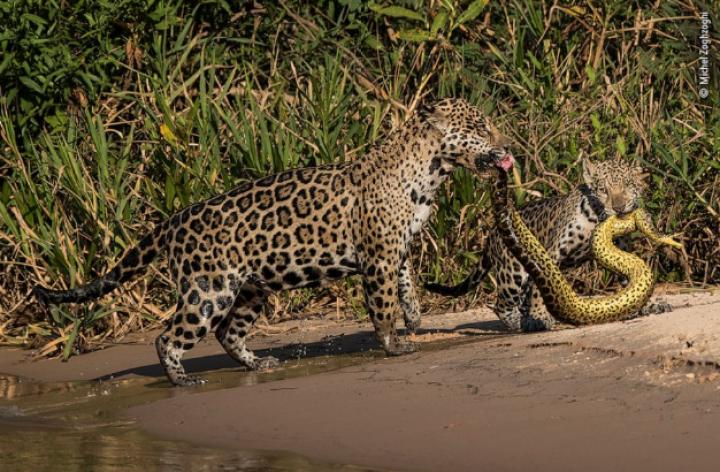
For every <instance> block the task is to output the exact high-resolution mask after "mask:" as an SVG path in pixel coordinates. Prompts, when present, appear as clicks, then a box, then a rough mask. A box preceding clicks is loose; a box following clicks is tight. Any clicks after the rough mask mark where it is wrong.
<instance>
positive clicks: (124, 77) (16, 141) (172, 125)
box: [0, 0, 720, 355]
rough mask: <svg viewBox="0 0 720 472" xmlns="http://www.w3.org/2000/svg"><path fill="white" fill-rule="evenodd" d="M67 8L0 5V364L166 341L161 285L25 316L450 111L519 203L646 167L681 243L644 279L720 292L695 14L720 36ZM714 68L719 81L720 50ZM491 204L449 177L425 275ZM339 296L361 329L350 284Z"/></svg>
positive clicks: (619, 21)
mask: <svg viewBox="0 0 720 472" xmlns="http://www.w3.org/2000/svg"><path fill="white" fill-rule="evenodd" d="M71 3H72V6H67V5H65V4H58V3H54V2H49V3H48V4H47V6H45V7H42V8H40V7H38V6H37V2H31V1H21V2H13V4H14V5H15V8H11V9H9V10H7V11H6V8H7V6H6V7H0V25H2V26H0V28H3V29H1V30H0V45H2V47H3V50H4V51H5V53H4V56H3V57H2V58H1V59H0V96H1V97H2V98H0V277H1V278H0V338H1V339H3V340H5V341H6V342H18V343H20V342H22V343H30V344H32V345H36V346H44V350H42V351H41V352H43V353H48V354H50V353H57V352H64V353H65V354H66V355H68V354H70V353H71V352H72V351H73V350H74V349H79V350H82V349H84V348H85V346H87V344H88V343H91V342H97V341H99V340H102V339H105V338H107V337H111V338H114V337H119V336H122V335H124V334H126V333H127V332H129V331H132V330H136V329H140V328H143V327H147V326H148V325H152V324H154V323H156V322H157V320H159V319H162V318H164V317H166V316H168V311H167V310H168V308H169V307H171V306H172V303H170V299H171V298H172V295H173V294H172V284H170V281H169V279H168V278H167V275H165V274H164V272H163V270H162V269H161V267H162V266H161V265H158V266H157V267H158V268H155V267H153V268H152V269H151V271H150V272H149V274H148V275H147V276H146V277H143V278H141V279H139V280H137V281H134V282H133V283H131V284H129V285H128V286H127V288H126V289H125V290H122V291H118V292H117V293H116V294H113V295H112V296H108V297H106V298H104V299H103V300H102V301H101V302H99V303H92V304H89V305H88V306H86V307H73V306H63V307H56V308H54V309H53V310H51V311H50V312H46V311H45V310H43V309H41V308H39V307H37V306H36V304H34V303H33V302H32V300H29V299H28V298H27V296H28V294H29V290H30V289H31V287H32V285H34V284H35V283H37V282H41V283H43V284H46V285H49V286H52V287H55V288H66V287H71V286H76V285H78V284H81V283H84V282H86V281H88V280H89V279H91V278H92V277H93V276H95V275H97V274H100V273H102V272H103V271H104V270H105V269H106V268H107V267H109V266H111V265H112V264H114V263H115V262H116V261H117V260H118V258H119V257H120V256H121V255H122V253H123V251H124V250H125V249H126V248H128V247H130V246H132V245H133V244H135V243H136V242H137V241H138V240H139V239H140V238H141V237H142V235H143V234H144V233H145V232H146V231H148V230H149V229H150V228H152V225H153V224H154V223H155V222H158V221H161V220H162V219H163V218H165V217H167V216H168V215H170V214H172V213H173V212H174V211H176V210H178V209H179V208H182V207H183V206H185V205H187V204H189V203H190V202H193V201H196V200H199V199H202V198H205V197H208V196H210V195H212V194H215V193H218V192H221V191H223V190H225V189H228V188H230V187H232V186H234V185H237V184H238V182H241V181H244V180H247V179H253V178H256V177H259V176H262V175H265V174H267V173H269V172H275V171H279V170H282V169H285V168H289V167H296V166H307V165H316V164H321V163H328V162H337V161H344V160H352V159H354V158H355V157H357V156H358V155H360V154H362V153H363V152H364V151H365V150H366V149H367V147H368V146H369V145H370V144H371V143H372V142H373V141H375V140H376V139H381V138H382V136H383V135H384V134H385V133H387V131H388V130H389V129H391V128H392V127H394V126H397V125H398V124H399V123H401V122H402V121H403V120H405V119H406V118H407V116H408V115H409V114H411V113H412V112H413V111H414V110H415V109H416V108H417V107H418V106H419V105H420V104H421V103H422V102H423V101H426V100H432V99H434V98H438V97H443V96H462V97H465V98H467V99H468V100H470V101H472V102H473V103H476V104H477V105H479V106H480V107H482V108H483V109H484V110H485V111H486V112H487V113H489V114H490V115H492V116H493V117H494V118H495V120H496V122H497V123H498V125H499V127H500V128H501V129H502V130H504V131H505V132H506V134H509V135H510V136H512V137H513V139H514V141H515V146H514V152H515V154H516V155H517V157H519V159H520V166H519V169H520V171H521V172H520V173H521V177H522V181H523V187H522V188H521V189H519V191H518V199H519V200H520V201H521V200H525V199H528V198H535V196H537V195H541V194H552V193H556V192H564V191H566V190H567V189H568V188H569V186H570V185H573V184H575V183H577V182H578V179H579V171H578V162H579V157H580V156H581V155H585V156H590V157H592V158H594V159H611V158H622V159H627V160H632V161H635V162H637V163H639V164H641V165H643V166H645V167H646V168H647V169H649V170H650V171H651V172H652V174H653V177H652V182H653V185H652V186H651V189H650V190H649V193H648V196H647V199H646V206H647V207H648V208H649V210H650V211H651V213H652V214H653V215H655V217H656V220H657V221H658V226H659V227H660V229H661V230H663V231H665V232H678V231H681V232H683V234H684V241H685V244H686V253H685V254H683V255H682V256H681V257H677V256H676V255H673V254H672V253H667V254H662V255H661V256H660V257H659V258H657V260H656V262H655V264H656V267H657V270H658V273H659V275H660V277H661V280H666V281H688V282H693V283H699V284H710V283H718V282H720V249H719V248H718V239H717V234H718V231H719V229H720V198H719V196H718V192H719V189H720V160H719V159H718V155H720V142H719V140H718V136H720V119H719V118H720V109H719V108H718V107H717V105H716V106H714V107H713V106H712V104H713V103H715V104H717V103H718V98H720V97H719V95H718V91H719V90H720V74H719V73H715V75H714V76H713V77H712V84H711V87H710V92H711V94H710V97H708V98H707V99H704V100H702V99H700V98H698V94H697V81H696V69H697V67H698V64H697V59H698V52H697V44H698V43H697V36H698V35H699V26H700V24H699V21H697V15H698V12H699V11H703V10H709V11H710V12H711V17H713V18H720V15H719V14H718V13H720V12H718V11H717V10H718V9H717V7H715V9H713V10H710V7H711V2H708V3H703V2H699V1H695V0H689V1H683V2H680V1H673V0H671V1H667V2H658V3H657V6H655V3H652V4H651V3H647V2H636V3H632V4H627V3H626V2H622V1H619V0H617V1H609V2H605V3H603V4H599V5H598V6H595V7H590V6H587V5H585V4H584V3H583V4H582V5H584V6H579V5H580V4H579V5H578V6H560V5H559V4H557V5H555V4H554V3H551V2H540V1H537V0H525V1H520V0H515V1H496V2H489V3H488V4H487V5H486V4H485V3H486V2H484V1H473V2H452V1H432V2H422V1H402V2H400V1H398V2H397V4H396V5H391V3H390V2H378V4H370V5H369V6H368V5H367V4H365V2H360V1H356V0H338V1H330V2H327V1H326V2H317V3H313V2H310V4H308V3H307V2H292V1H291V2H285V4H284V6H276V5H275V4H274V2H268V4H267V5H264V6H263V7H259V8H254V7H252V5H249V6H248V5H243V6H237V5H235V4H234V3H232V4H231V3H226V2H223V1H207V2H202V3H200V4H198V5H193V6H184V4H183V2H179V1H159V0H158V1H153V0H148V1H144V2H143V1H139V0H129V1H116V2H112V3H110V2H89V1H87V2H84V1H80V2H71ZM123 12H124V13H126V14H125V15H123V14H121V13H123ZM711 50H712V54H713V57H712V60H713V61H714V64H715V65H717V64H719V63H720V60H719V59H718V40H717V36H714V42H713V44H712V48H711ZM715 70H717V68H716V69H715ZM488 198H489V196H488V194H487V187H486V185H485V184H483V183H482V182H480V181H478V180H477V179H476V178H474V177H473V176H471V175H470V174H469V173H467V172H464V171H458V172H456V174H455V175H454V176H453V179H452V183H451V184H448V185H446V186H445V187H444V188H443V190H442V191H441V193H440V196H439V200H438V211H437V213H436V215H435V216H434V218H433V219H432V221H431V223H430V224H429V225H428V227H427V228H426V229H425V230H424V231H423V234H422V237H421V238H420V240H419V241H418V243H417V247H416V250H415V252H414V254H415V255H416V259H415V266H416V272H418V273H419V274H424V275H425V276H426V277H429V278H431V279H434V280H443V281H446V280H449V281H458V280H460V279H461V278H462V277H463V276H464V274H465V273H467V271H468V270H469V268H470V266H471V265H472V264H473V263H475V262H476V261H477V253H476V250H478V249H479V248H480V242H479V238H481V237H482V235H484V234H486V233H487V231H488V230H489V229H490V228H491V225H490V221H489V214H490V212H489V206H488ZM645 249H647V248H645ZM592 281H593V283H594V284H602V280H600V279H599V278H598V276H594V278H593V279H592ZM341 292H344V293H348V294H349V295H348V297H349V299H350V300H349V304H348V306H350V307H357V303H356V302H357V300H356V298H357V295H358V291H357V290H356V287H354V285H353V284H352V283H349V284H348V285H346V286H345V285H343V286H341ZM311 295H312V293H310V295H308V294H307V293H304V292H303V293H301V294H300V295H298V297H300V299H299V300H300V301H301V302H302V303H300V302H297V303H296V302H295V301H293V300H290V301H289V302H287V303H286V304H284V305H283V306H286V307H290V308H292V307H293V306H302V307H306V306H307V303H306V302H307V300H306V299H307V298H308V297H311ZM353 311H358V313H359V314H361V310H360V309H359V308H353Z"/></svg>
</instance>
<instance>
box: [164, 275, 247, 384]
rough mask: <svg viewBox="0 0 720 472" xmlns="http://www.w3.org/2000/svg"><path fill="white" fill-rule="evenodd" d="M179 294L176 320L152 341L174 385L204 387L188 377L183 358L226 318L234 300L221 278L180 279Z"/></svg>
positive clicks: (225, 281)
mask: <svg viewBox="0 0 720 472" xmlns="http://www.w3.org/2000/svg"><path fill="white" fill-rule="evenodd" d="M180 291H181V295H180V299H179V300H178V305H177V310H176V311H175V316H174V317H173V319H172V320H171V321H170V323H168V326H167V329H166V330H165V331H164V332H163V333H162V334H161V335H160V336H159V337H158V338H157V339H156V340H155V347H156V349H157V352H158V357H160V363H161V364H162V366H163V368H164V369H165V373H166V374H167V376H168V378H169V379H170V381H171V382H172V383H173V384H175V385H179V386H188V385H197V384H200V383H205V380H204V379H202V378H200V377H196V376H189V375H187V374H186V373H185V369H184V368H183V366H182V362H181V361H182V357H183V355H184V354H185V352H186V351H189V350H190V349H192V348H193V347H194V346H195V344H197V343H198V342H200V340H201V339H202V338H203V337H205V335H206V334H207V333H208V331H210V329H211V328H212V327H214V326H216V325H217V324H218V323H219V322H220V321H221V320H222V319H223V318H225V317H226V315H227V313H228V311H229V310H230V308H231V307H232V303H233V299H234V297H233V293H232V290H231V289H230V288H229V286H228V281H227V279H226V278H225V277H224V276H223V275H214V276H210V275H198V276H195V277H193V278H192V280H188V279H187V278H183V279H182V281H181V284H180Z"/></svg>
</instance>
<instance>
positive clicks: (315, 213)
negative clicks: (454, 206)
mask: <svg viewBox="0 0 720 472" xmlns="http://www.w3.org/2000/svg"><path fill="white" fill-rule="evenodd" d="M505 145H506V140H505V139H504V138H503V137H502V136H501V135H500V134H499V133H498V132H497V131H496V130H495V128H493V127H492V125H491V124H490V123H489V122H488V120H487V119H486V118H485V117H484V116H483V114H482V113H481V112H480V110H479V109H477V108H475V107H473V106H471V105H469V104H468V103H466V102H465V101H463V100H459V99H447V100H443V101H440V102H439V103H437V104H435V106H433V107H431V108H429V109H425V110H423V111H421V112H420V113H417V114H416V115H415V116H414V117H413V118H411V119H410V120H409V121H408V122H407V123H406V124H405V125H403V126H402V127H401V128H399V129H398V130H396V131H395V132H393V133H392V134H390V135H389V136H388V137H387V139H386V140H385V142H384V143H381V144H377V145H375V146H374V147H373V148H372V149H371V150H370V151H369V152H368V153H367V154H366V155H365V156H363V157H361V158H359V159H357V160H356V161H353V162H349V163H344V164H338V165H331V166H324V167H316V168H301V169H294V170H288V171H285V172H281V173H279V174H275V175H269V176H267V177H264V178H261V179H259V180H256V181H254V182H250V183H245V184H243V185H240V186H239V187H236V188H234V189H232V190H230V191H229V192H227V193H225V194H222V195H218V196H216V197H214V198H211V199H209V200H207V201H204V202H200V203H196V204H194V205H192V206H190V207H188V208H185V209H183V210H181V211H180V212H178V213H176V214H175V215H173V216H172V217H171V218H170V219H168V220H167V221H165V222H163V223H161V224H159V225H158V226H157V227H156V228H155V230H154V231H153V232H152V233H151V234H150V235H148V236H146V237H144V238H143V239H142V240H141V242H140V244H139V245H138V246H137V247H135V248H133V249H131V250H130V251H129V252H128V253H127V254H126V255H125V256H124V257H123V258H122V259H121V261H120V263H119V264H118V265H117V266H116V267H114V268H113V269H112V270H111V271H110V272H108V273H107V274H106V275H105V276H103V277H101V278H99V279H97V280H95V281H92V282H90V283H89V284H87V285H85V286H83V287H80V288H76V289H73V290H68V291H52V290H47V289H43V288H40V287H37V288H36V289H35V293H36V295H37V297H38V298H39V299H40V300H42V301H44V302H46V303H68V302H75V303H79V302H83V301H87V300H90V299H92V298H96V297H98V296H100V295H102V294H105V293H108V292H110V291H111V290H113V289H115V288H116V287H118V286H119V285H121V284H122V283H123V282H125V281H127V280H129V279H130V278H132V277H134V276H136V275H138V274H140V273H141V272H143V271H144V270H145V268H146V267H147V265H148V264H149V263H150V261H152V260H153V259H154V258H155V257H156V256H157V255H158V254H160V253H161V252H167V253H168V259H169V266H170V272H171V274H172V278H173V279H174V281H175V283H176V285H177V292H178V294H179V300H178V303H177V310H176V313H175V315H174V317H173V318H172V320H171V321H170V323H169V324H168V327H167V329H166V330H165V332H163V333H162V334H161V335H160V336H159V337H158V338H157V341H156V347H157V351H158V355H159V357H160V362H161V363H162V365H163V367H164V368H165V371H166V373H167V375H168V378H169V379H170V380H171V381H172V382H173V383H175V384H177V385H189V384H193V383H196V382H199V381H201V379H197V378H192V377H189V376H187V375H186V374H185V371H184V369H183V367H182V364H181V358H182V356H183V354H184V353H185V352H186V351H188V350H189V349H192V347H193V346H195V344H196V343H197V342H198V341H199V340H200V339H202V338H203V337H204V336H205V335H206V334H207V333H208V332H210V331H212V330H215V336H216V337H217V339H218V341H219V342H220V343H221V344H222V346H223V347H224V348H225V350H226V351H227V353H228V354H229V355H230V356H231V357H233V358H234V359H235V360H237V361H238V362H240V363H241V364H244V365H245V366H247V367H249V368H251V369H259V368H266V367H270V366H273V365H275V364H277V360H276V359H274V358H270V357H268V358H263V359H261V358H258V357H256V356H255V355H254V354H253V353H252V351H250V350H248V349H247V348H246V346H245V336H246V335H247V333H248V331H249V330H250V328H251V327H252V325H253V323H254V322H255V320H256V319H257V318H258V316H259V315H260V314H261V312H262V310H263V306H264V304H265V301H266V299H267V296H268V294H270V293H272V292H276V291H279V290H286V289H294V288H298V287H313V286H318V285H321V284H323V283H326V282H328V281H332V280H337V279H340V278H343V277H346V276H349V275H353V274H361V275H362V276H363V284H364V291H365V300H366V304H367V309H368V313H369V315H370V318H371V320H372V322H373V324H374V327H375V332H376V336H377V339H378V340H379V341H380V343H381V345H382V347H383V348H384V349H385V351H386V352H387V353H388V354H391V355H399V354H403V353H407V352H411V351H413V350H414V349H415V348H416V346H415V345H413V344H411V343H408V342H407V341H405V340H401V339H400V338H399V337H398V334H397V332H396V328H395V320H396V317H397V315H398V312H400V311H402V313H403V315H404V319H405V324H406V326H407V327H408V328H410V329H414V328H416V327H417V326H418V325H419V324H420V314H419V310H418V303H417V299H416V296H415V289H414V284H413V280H412V277H413V276H412V266H411V264H410V261H409V254H408V250H409V247H410V242H411V240H412V237H413V235H414V234H415V233H417V231H418V230H419V229H420V227H421V226H422V225H423V224H424V223H425V221H426V220H427V218H428V217H429V214H430V209H431V207H432V203H433V200H434V198H435V193H436V191H437V189H438V187H439V186H440V185H441V183H442V182H444V181H445V180H446V178H447V176H448V175H449V174H450V173H451V172H452V170H453V169H454V168H455V167H457V166H462V167H465V168H469V169H473V170H484V169H486V168H487V167H489V166H492V165H493V164H495V163H497V162H499V161H502V160H503V159H507V157H508V155H507V154H506V150H505Z"/></svg>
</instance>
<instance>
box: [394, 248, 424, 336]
mask: <svg viewBox="0 0 720 472" xmlns="http://www.w3.org/2000/svg"><path fill="white" fill-rule="evenodd" d="M398 297H399V298H400V307H401V308H402V311H403V315H404V316H403V317H404V320H405V328H406V329H407V330H408V331H409V332H411V333H414V332H415V331H417V329H418V328H419V327H420V323H421V321H422V320H421V318H420V303H418V298H417V294H416V293H415V283H414V281H413V271H412V262H411V261H410V257H409V256H405V260H404V261H403V263H402V265H400V270H399V271H398Z"/></svg>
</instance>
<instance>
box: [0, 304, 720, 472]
mask: <svg viewBox="0 0 720 472" xmlns="http://www.w3.org/2000/svg"><path fill="white" fill-rule="evenodd" d="M666 298H667V299H668V300H669V301H670V302H671V303H672V304H673V305H675V306H676V309H675V311H674V312H672V313H669V314H663V315H655V316H650V317H647V318H641V319H638V320H632V321H628V322H621V323H612V324H607V325H600V326H591V327H584V328H579V329H567V330H559V331H554V332H549V333H538V334H530V335H508V334H507V333H504V332H503V330H502V327H501V325H500V324H499V323H498V322H497V321H496V320H495V319H494V318H493V316H492V314H491V313H490V312H489V310H487V309H480V310H474V311H472V312H464V313H456V314H446V315H439V316H428V317H426V318H425V319H424V326H425V329H429V331H426V334H422V335H421V336H419V340H421V341H425V342H426V343H425V346H424V347H425V349H424V350H423V351H422V352H419V353H415V354H411V355H409V356H405V357H401V358H390V359H386V358H383V357H382V356H381V354H380V353H379V352H378V351H376V350H374V349H375V344H374V342H373V340H372V333H371V331H370V326H369V325H367V324H358V323H350V322H335V321H332V320H327V321H309V322H289V323H283V324H282V325H278V326H276V328H275V329H279V330H281V331H284V333H282V334H274V335H271V336H256V337H254V338H253V340H252V341H251V343H250V344H251V347H253V348H255V349H259V350H261V351H263V352H269V353H271V354H273V355H276V356H279V357H281V358H282V359H285V360H291V359H294V358H298V357H311V358H314V361H315V362H316V363H319V364H322V363H324V362H332V363H333V364H334V365H336V366H337V367H333V369H319V370H317V371H308V372H306V373H305V375H295V376H292V377H291V378H285V379H281V380H273V381H268V382H263V383H255V382H250V381H248V382H246V384H245V385H244V384H243V383H242V382H240V383H236V385H237V386H234V387H232V388H223V389H215V390H207V389H196V390H193V389H175V390H176V392H177V393H176V394H174V395H172V396H171V397H169V398H164V399H160V400H153V401H150V402H148V403H146V404H144V405H140V406H134V407H131V408H129V410H127V414H128V416H129V417H131V418H133V419H134V420H135V421H137V422H138V424H139V425H140V426H141V427H142V428H144V429H145V430H147V431H149V432H150V433H151V434H153V435H157V436H159V437H162V438H165V439H170V440H183V441H189V442H193V443H197V444H202V445H212V446H221V447H223V448H228V449H232V450H240V449H242V450H246V449H260V450H287V451H292V452H296V453H300V454H302V455H305V456H308V457H310V458H313V459H317V460H320V461H327V462H333V463H341V464H356V465H360V466H367V467H373V468H381V469H391V470H492V471H495V470H549V469H554V470H578V469H582V470H586V471H594V470H598V471H600V470H633V471H636V470H654V471H658V470H661V471H662V470H668V471H670V470H673V471H674V470H693V471H703V470H708V471H709V470H713V471H715V470H718V468H719V467H720V458H719V457H718V456H717V454H716V452H715V447H716V445H717V444H718V443H719V442H720V364H719V362H720V294H712V293H708V292H703V293H694V294H680V295H671V296H668V297H666ZM154 334H155V333H148V334H147V336H145V337H143V336H139V337H137V338H136V339H135V340H134V341H133V342H130V343H125V344H123V345H120V346H114V347H111V348H109V349H106V350H103V351H98V352H94V353H90V354H87V355H83V356H80V357H77V358H73V359H71V361H70V362H67V363H61V362H59V361H57V360H49V361H48V360H44V361H38V362H31V363H28V362H26V361H23V360H22V358H23V356H24V353H22V352H20V351H16V350H7V349H5V350H3V351H1V352H2V354H0V372H5V373H11V374H16V375H23V376H25V377H33V378H36V379H38V380H45V381H50V380H60V379H62V380H71V379H81V378H82V379H91V378H103V377H104V378H106V379H107V378H109V377H110V376H112V378H115V379H117V378H130V379H131V378H134V377H141V378H147V377H155V376H158V377H159V376H160V375H161V372H160V369H159V367H158V366H157V365H156V362H157V361H156V357H155V353H154V349H153V347H152V345H151V340H152V338H153V337H154ZM329 356H331V357H329ZM343 356H345V357H343ZM188 358H189V361H188V362H187V363H186V364H187V365H188V367H189V369H188V370H192V371H203V370H208V369H228V370H229V371H230V372H235V371H238V370H239V369H238V368H237V366H235V365H234V364H233V363H232V361H231V360H230V359H229V358H227V356H225V355H224V354H222V350H221V349H220V348H219V347H217V346H216V343H214V342H207V343H204V344H202V345H201V346H199V347H198V348H197V349H195V350H194V351H193V352H192V355H191V356H188ZM343 359H347V360H348V362H347V364H348V366H347V367H342V366H343ZM350 361H352V362H350ZM292 364H293V362H292V361H290V362H289V363H288V364H286V366H285V367H284V368H288V366H290V365H292ZM316 372H319V373H316ZM238 375H247V376H248V378H250V376H252V375H255V374H251V373H249V374H238ZM155 384H157V382H155ZM155 387H157V385H155Z"/></svg>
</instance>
